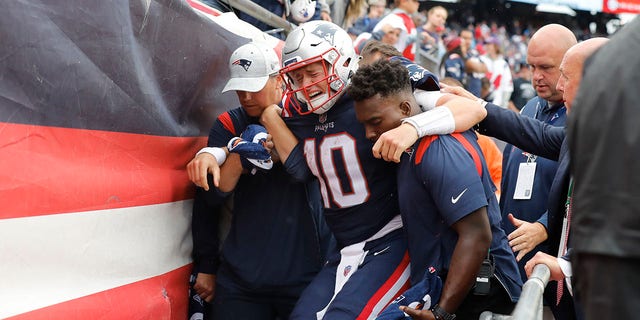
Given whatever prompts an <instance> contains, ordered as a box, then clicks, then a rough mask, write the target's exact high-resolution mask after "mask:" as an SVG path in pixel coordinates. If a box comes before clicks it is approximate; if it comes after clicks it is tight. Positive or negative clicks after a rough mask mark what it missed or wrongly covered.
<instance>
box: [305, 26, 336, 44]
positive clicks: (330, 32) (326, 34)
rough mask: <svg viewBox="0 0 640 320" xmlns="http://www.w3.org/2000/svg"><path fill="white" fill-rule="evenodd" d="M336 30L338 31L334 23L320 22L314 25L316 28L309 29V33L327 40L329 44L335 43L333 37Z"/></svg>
mask: <svg viewBox="0 0 640 320" xmlns="http://www.w3.org/2000/svg"><path fill="white" fill-rule="evenodd" d="M336 32H338V29H337V26H336V25H334V24H330V23H322V24H319V25H318V26H316V28H315V29H313V31H311V34H315V35H316V36H318V37H320V38H322V39H324V40H325V41H327V42H329V43H330V44H331V45H334V44H335V43H333V39H334V35H335V34H336Z"/></svg>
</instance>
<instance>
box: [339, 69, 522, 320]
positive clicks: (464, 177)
mask: <svg viewBox="0 0 640 320" xmlns="http://www.w3.org/2000/svg"><path fill="white" fill-rule="evenodd" d="M349 94H350V95H351V97H352V98H353V99H354V100H355V101H356V104H355V109H356V114H357V117H358V120H359V121H360V122H362V123H363V124H364V126H365V128H366V135H367V137H368V138H369V139H371V140H376V139H377V137H378V136H379V135H380V134H381V133H383V132H385V131H387V130H389V129H392V128H395V127H397V125H398V124H399V123H400V122H401V121H402V119H403V118H405V117H408V116H412V115H415V114H417V113H419V112H420V107H419V106H418V104H417V102H416V100H415V97H414V96H413V94H412V90H411V84H410V81H409V78H408V76H407V73H406V71H405V68H404V67H403V66H402V65H401V64H399V63H397V62H393V61H379V62H376V63H374V64H372V65H370V66H367V67H364V68H362V69H360V70H359V71H358V73H356V75H355V76H354V78H353V82H352V84H351V86H350V89H349ZM476 140H477V137H476V135H475V133H473V132H472V131H466V132H463V133H456V134H453V135H443V136H430V137H427V138H423V139H422V140H420V141H418V142H417V143H416V144H415V145H414V147H413V148H411V149H410V150H409V151H407V154H405V155H404V156H403V158H402V160H401V164H400V167H399V170H398V177H397V179H398V195H399V200H400V211H401V213H402V219H403V222H404V226H405V228H406V231H407V238H408V246H409V254H410V258H411V283H412V284H416V283H418V282H419V281H420V280H421V279H422V277H423V275H424V274H425V271H426V270H427V269H428V268H430V267H435V268H436V269H437V270H439V271H440V275H441V276H442V277H445V278H446V280H445V285H444V288H443V291H442V296H441V298H440V302H439V304H438V305H436V306H434V308H433V309H432V310H431V311H428V310H409V311H408V312H407V311H405V312H407V313H409V314H410V315H412V316H414V315H416V316H417V315H421V316H428V315H430V314H431V313H433V315H434V316H435V317H436V318H438V317H439V316H446V314H447V313H448V314H453V313H456V312H457V313H458V315H459V317H460V318H462V319H477V318H478V317H479V315H480V313H481V312H483V311H485V310H490V311H493V312H498V313H501V314H509V313H510V312H511V310H512V309H513V306H514V303H515V301H516V300H517V297H518V296H519V295H520V289H521V285H522V282H521V280H520V277H519V274H518V269H517V265H516V261H515V258H514V256H513V253H512V251H511V249H510V247H509V245H508V242H507V238H506V235H505V233H504V231H503V230H502V229H501V228H500V220H501V217H500V210H499V208H498V203H497V199H496V197H495V195H494V192H495V186H494V185H493V182H492V181H491V178H490V175H489V171H488V169H487V166H486V164H485V161H484V158H483V157H482V152H481V150H480V147H479V146H478V144H477V142H476ZM485 259H486V261H487V263H488V265H491V264H494V271H493V272H492V274H493V275H495V277H494V276H490V277H488V278H489V279H490V280H489V279H488V281H489V283H490V288H488V289H486V290H484V291H483V290H482V289H481V287H482V285H480V286H478V287H477V288H475V290H473V291H472V292H470V290H472V289H473V287H474V284H475V283H476V276H478V277H480V276H481V275H482V274H480V275H479V274H478V272H479V270H480V266H481V265H482V264H483V261H484V260H485ZM438 319H439V318H438Z"/></svg>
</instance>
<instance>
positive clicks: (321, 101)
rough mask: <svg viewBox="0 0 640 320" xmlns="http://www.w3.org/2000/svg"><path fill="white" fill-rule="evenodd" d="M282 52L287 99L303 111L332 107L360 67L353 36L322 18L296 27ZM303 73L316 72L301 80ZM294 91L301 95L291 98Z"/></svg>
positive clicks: (315, 110) (323, 111)
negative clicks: (352, 40) (307, 79)
mask: <svg viewBox="0 0 640 320" xmlns="http://www.w3.org/2000/svg"><path fill="white" fill-rule="evenodd" d="M296 1H301V0H296ZM282 55H283V56H282V61H283V66H284V68H283V69H282V71H281V74H283V75H284V76H285V82H286V84H287V88H288V89H289V90H288V97H287V98H288V99H287V100H288V101H290V102H292V103H293V107H294V108H295V109H296V111H298V112H299V113H300V114H308V113H311V112H313V113H317V114H321V113H325V112H326V111H327V110H329V109H330V108H331V107H332V106H333V104H334V103H335V102H336V100H337V99H338V98H340V96H341V95H342V94H343V93H344V91H345V88H346V86H347V84H348V83H349V78H350V77H351V76H352V75H353V73H354V72H355V70H356V69H357V67H358V56H357V55H356V53H355V50H354V49H353V44H352V42H351V37H349V35H348V34H347V32H346V31H344V30H343V29H342V28H340V27H338V26H337V25H335V24H333V23H331V22H327V21H321V20H314V21H310V22H307V23H304V24H302V25H301V26H300V27H298V28H296V29H295V30H293V31H292V32H291V34H289V36H288V37H287V40H286V42H285V45H284V48H283V50H282ZM315 62H322V64H314V63H315ZM303 73H306V74H308V75H313V76H312V77H310V78H311V81H304V82H301V81H300V80H301V79H302V78H303V77H302V74H303ZM304 78H305V79H306V78H308V77H304ZM294 95H295V97H297V99H290V98H291V97H292V96H294ZM299 102H301V103H299Z"/></svg>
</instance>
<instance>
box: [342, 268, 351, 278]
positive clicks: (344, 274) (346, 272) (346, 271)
mask: <svg viewBox="0 0 640 320" xmlns="http://www.w3.org/2000/svg"><path fill="white" fill-rule="evenodd" d="M349 272H351V266H350V265H349V266H346V267H344V271H343V272H342V275H343V276H345V277H346V276H347V275H348V274H349Z"/></svg>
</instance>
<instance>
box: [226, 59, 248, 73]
mask: <svg viewBox="0 0 640 320" xmlns="http://www.w3.org/2000/svg"><path fill="white" fill-rule="evenodd" d="M231 65H234V66H241V67H242V68H244V71H249V66H251V60H247V59H238V60H236V61H234V62H232V63H231Z"/></svg>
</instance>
